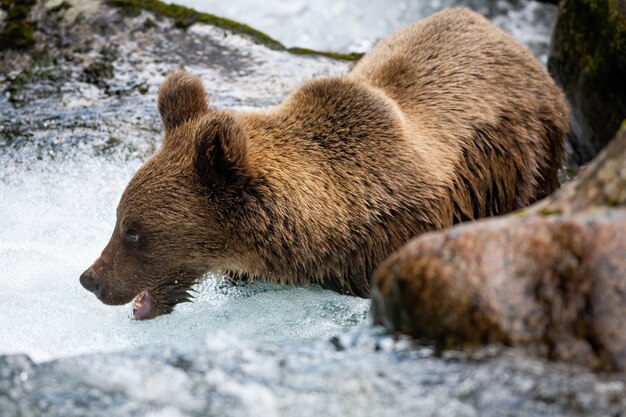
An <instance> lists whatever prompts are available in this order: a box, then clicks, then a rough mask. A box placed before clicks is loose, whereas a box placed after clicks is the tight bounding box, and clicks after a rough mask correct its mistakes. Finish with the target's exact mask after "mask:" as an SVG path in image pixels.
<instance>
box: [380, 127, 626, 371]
mask: <svg viewBox="0 0 626 417" xmlns="http://www.w3.org/2000/svg"><path fill="white" fill-rule="evenodd" d="M372 311H373V316H374V321H375V322H376V323H378V324H383V325H385V326H386V327H388V328H389V329H392V330H397V331H400V332H404V333H408V334H410V335H412V336H415V337H417V338H420V339H425V340H428V341H430V342H433V343H435V344H436V346H437V347H439V348H441V349H446V348H453V347H473V346H479V345H483V344H489V343H495V342H498V343H503V344H506V345H514V346H525V347H526V348H529V349H530V350H532V351H534V352H536V353H538V354H540V355H542V356H545V357H548V358H551V359H558V360H565V361H570V362H574V363H578V364H581V365H585V366H588V367H590V368H592V369H601V370H607V371H615V370H617V371H626V333H625V332H624V329H625V328H626V129H624V130H623V132H622V134H621V135H620V136H619V137H618V138H616V139H615V140H614V141H613V142H612V144H611V145H609V146H608V147H607V149H605V150H604V151H603V152H602V153H601V155H600V156H598V158H597V159H596V160H595V161H594V163H593V164H592V165H591V166H589V167H588V168H587V169H586V170H585V171H584V172H583V173H582V174H581V176H580V178H579V179H577V180H575V181H573V182H572V183H570V184H568V185H567V186H566V187H564V188H563V189H561V190H560V191H559V192H558V193H557V194H555V195H554V196H553V197H551V198H549V199H547V200H545V201H543V202H541V203H540V204H538V205H536V206H533V207H531V208H529V209H528V210H526V211H522V212H518V213H515V214H511V215H509V216H505V217H501V218H497V219H489V220H485V221H481V222H477V223H473V224H466V225H461V226H458V227H455V228H453V229H450V230H448V231H444V232H439V233H431V234H428V235H424V236H422V237H420V238H418V239H416V240H413V241H412V242H410V243H408V244H407V245H406V246H405V247H403V248H401V249H400V250H399V251H398V252H397V253H395V254H394V255H392V256H391V257H390V259H388V260H387V261H386V262H385V263H384V264H383V265H382V266H381V267H380V268H379V270H378V272H377V274H376V285H375V289H374V294H373V305H372Z"/></svg>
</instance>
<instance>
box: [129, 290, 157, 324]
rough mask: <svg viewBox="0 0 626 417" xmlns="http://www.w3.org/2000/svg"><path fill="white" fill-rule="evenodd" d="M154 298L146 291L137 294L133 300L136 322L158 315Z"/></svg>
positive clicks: (133, 315) (133, 314)
mask: <svg viewBox="0 0 626 417" xmlns="http://www.w3.org/2000/svg"><path fill="white" fill-rule="evenodd" d="M154 301H155V300H154V297H153V296H152V294H150V292H149V291H148V290H144V291H142V292H140V293H139V294H137V296H136V297H135V298H134V299H133V310H132V318H134V319H135V320H145V319H150V318H152V317H155V316H156V315H158V313H157V314H156V315H155V310H156V309H155V308H154V304H155V302H154Z"/></svg>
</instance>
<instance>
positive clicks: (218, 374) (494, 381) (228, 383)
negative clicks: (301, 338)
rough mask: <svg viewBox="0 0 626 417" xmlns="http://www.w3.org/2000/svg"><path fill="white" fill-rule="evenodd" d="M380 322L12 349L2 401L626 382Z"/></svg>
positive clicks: (507, 402) (517, 389) (26, 406)
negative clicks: (440, 348)
mask: <svg viewBox="0 0 626 417" xmlns="http://www.w3.org/2000/svg"><path fill="white" fill-rule="evenodd" d="M411 343H412V342H409V341H407V340H393V339H392V338H390V337H388V336H380V335H376V334H374V332H373V331H370V330H368V331H354V330H353V331H351V332H347V333H344V334H343V335H341V336H339V337H338V338H337V339H336V340H335V341H334V343H330V342H326V341H320V342H312V343H308V344H301V345H299V346H282V347H276V346H249V345H246V344H243V343H241V342H239V341H237V340H235V339H232V338H230V337H229V336H227V335H226V334H224V333H220V334H215V335H211V336H210V337H209V338H207V340H206V341H204V342H199V343H198V344H197V345H196V346H193V347H180V346H179V347H158V346H152V347H146V348H143V349H140V350H135V351H129V352H122V353H116V354H109V355H97V356H95V355H90V356H83V357H76V358H72V359H66V360H60V361H53V362H49V363H45V364H40V365H34V364H32V363H31V362H30V361H28V359H27V358H25V357H24V356H19V355H16V356H5V357H2V358H0V374H2V375H3V376H4V375H8V376H9V377H8V378H3V379H2V382H0V407H1V409H2V410H3V411H4V412H5V413H8V414H7V415H46V416H66V417H69V416H80V415H85V414H89V415H93V416H123V415H135V416H148V415H170V416H179V415H180V416H187V415H190V416H193V415H221V416H268V417H269V416H300V417H304V416H317V415H337V416H380V415H413V416H442V417H443V416H445V417H456V416H459V417H460V416H464V417H465V416H486V417H489V416H494V417H496V416H498V417H501V416H545V415H550V416H583V415H584V416H607V415H614V416H619V415H623V414H620V413H623V412H624V410H625V407H626V404H625V400H624V398H625V397H624V381H623V380H621V379H617V378H614V379H610V378H609V379H607V378H603V377H599V376H595V375H592V374H589V373H585V372H582V371H580V370H578V369H576V368H568V367H565V366H562V365H555V364H547V363H545V362H542V361H539V360H535V359H530V358H526V357H523V356H521V354H519V353H518V352H512V351H498V349H496V348H492V349H491V350H490V351H484V352H481V353H480V354H476V355H475V356H474V357H467V356H463V355H459V354H451V353H448V354H444V356H443V357H438V356H435V355H434V354H433V351H432V350H431V349H430V348H427V347H420V346H417V345H412V344H411Z"/></svg>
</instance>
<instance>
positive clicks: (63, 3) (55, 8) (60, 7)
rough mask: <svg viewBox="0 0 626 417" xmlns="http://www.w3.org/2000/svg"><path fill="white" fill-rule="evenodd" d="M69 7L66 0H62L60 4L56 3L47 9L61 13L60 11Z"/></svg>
mask: <svg viewBox="0 0 626 417" xmlns="http://www.w3.org/2000/svg"><path fill="white" fill-rule="evenodd" d="M71 7H72V5H71V4H69V3H68V2H66V1H63V2H61V3H60V4H58V5H56V6H54V7H51V8H50V9H49V10H48V11H49V12H51V13H61V12H63V11H65V10H67V9H70V8H71Z"/></svg>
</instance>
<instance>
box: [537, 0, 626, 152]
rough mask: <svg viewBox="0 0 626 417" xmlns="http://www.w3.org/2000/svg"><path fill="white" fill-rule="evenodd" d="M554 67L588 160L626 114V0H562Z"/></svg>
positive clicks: (577, 145) (575, 140)
mask: <svg viewBox="0 0 626 417" xmlns="http://www.w3.org/2000/svg"><path fill="white" fill-rule="evenodd" d="M548 67H549V69H550V72H551V73H552V74H553V75H554V76H555V78H556V79H557V81H558V82H559V83H560V84H561V85H562V86H563V88H564V90H565V91H566V93H567V95H568V98H569V100H570V103H571V105H572V116H573V117H572V121H573V123H572V126H571V128H572V131H571V135H570V136H571V138H570V139H571V140H570V142H571V143H572V145H573V151H574V153H575V157H576V159H577V160H578V162H579V163H584V162H587V161H589V160H590V159H592V158H593V157H594V156H595V155H596V154H597V153H598V151H599V150H600V149H601V148H602V147H603V146H604V145H606V143H607V142H608V141H609V140H610V139H611V138H613V136H614V135H615V132H616V131H617V129H618V128H619V126H620V124H621V123H622V120H624V119H626V0H600V1H599V0H561V1H560V4H559V15H558V20H557V23H556V27H555V30H554V34H553V38H552V50H551V53H550V59H549V62H548Z"/></svg>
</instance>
